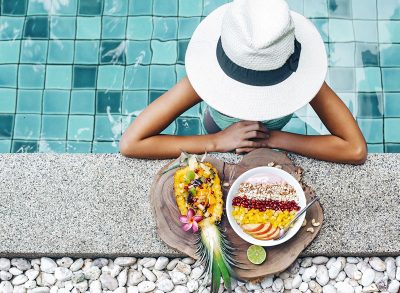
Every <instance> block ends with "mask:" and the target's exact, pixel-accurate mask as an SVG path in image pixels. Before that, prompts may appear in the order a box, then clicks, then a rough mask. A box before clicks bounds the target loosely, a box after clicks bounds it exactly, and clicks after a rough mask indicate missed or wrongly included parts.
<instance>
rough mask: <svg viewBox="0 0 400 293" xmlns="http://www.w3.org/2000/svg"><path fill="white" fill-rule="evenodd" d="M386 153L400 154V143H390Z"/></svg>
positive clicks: (387, 145)
mask: <svg viewBox="0 0 400 293" xmlns="http://www.w3.org/2000/svg"><path fill="white" fill-rule="evenodd" d="M385 152H386V153H400V143H397V144H396V143H388V144H385Z"/></svg>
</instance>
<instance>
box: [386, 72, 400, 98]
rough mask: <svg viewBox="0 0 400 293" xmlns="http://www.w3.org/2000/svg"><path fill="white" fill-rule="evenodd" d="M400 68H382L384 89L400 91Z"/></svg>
mask: <svg viewBox="0 0 400 293" xmlns="http://www.w3.org/2000/svg"><path fill="white" fill-rule="evenodd" d="M399 81H400V68H382V82H383V89H384V91H388V92H395V91H397V92H398V91H400V82H399Z"/></svg>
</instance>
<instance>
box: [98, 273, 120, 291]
mask: <svg viewBox="0 0 400 293" xmlns="http://www.w3.org/2000/svg"><path fill="white" fill-rule="evenodd" d="M100 282H101V285H102V287H103V289H108V290H112V291H113V290H115V289H117V288H118V281H117V280H116V279H115V278H114V277H112V276H111V275H110V273H108V272H106V273H102V274H101V276H100Z"/></svg>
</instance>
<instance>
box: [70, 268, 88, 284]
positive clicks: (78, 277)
mask: <svg viewBox="0 0 400 293" xmlns="http://www.w3.org/2000/svg"><path fill="white" fill-rule="evenodd" d="M83 280H85V274H84V273H83V271H76V272H74V273H73V274H72V278H71V281H72V282H73V283H75V284H76V283H79V282H82V281H83Z"/></svg>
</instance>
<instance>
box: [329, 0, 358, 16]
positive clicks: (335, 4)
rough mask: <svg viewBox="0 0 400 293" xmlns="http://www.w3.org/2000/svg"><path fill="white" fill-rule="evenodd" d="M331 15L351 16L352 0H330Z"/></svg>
mask: <svg viewBox="0 0 400 293" xmlns="http://www.w3.org/2000/svg"><path fill="white" fill-rule="evenodd" d="M328 7H329V15H330V16H331V17H339V18H351V17H352V5H351V0H328Z"/></svg>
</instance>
